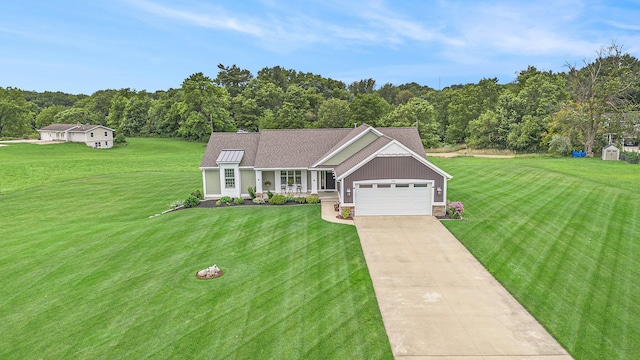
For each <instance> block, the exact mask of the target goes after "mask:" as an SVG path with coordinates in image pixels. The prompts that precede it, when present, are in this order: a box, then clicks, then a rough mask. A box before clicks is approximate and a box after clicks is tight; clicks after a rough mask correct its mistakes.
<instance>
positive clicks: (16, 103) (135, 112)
mask: <svg viewBox="0 0 640 360" xmlns="http://www.w3.org/2000/svg"><path fill="white" fill-rule="evenodd" d="M566 65H567V66H566V69H567V70H566V71H565V72H559V73H554V72H551V71H540V70H538V69H537V68H536V67H534V66H529V67H528V68H527V69H525V70H522V71H520V72H519V73H518V76H517V78H516V80H514V81H513V82H511V83H508V84H499V83H498V79H497V78H485V79H482V80H480V81H479V82H478V83H475V84H465V85H454V86H449V87H446V88H444V89H440V90H436V89H433V88H430V87H428V86H422V85H419V84H417V83H415V82H412V83H407V84H402V85H393V84H390V83H387V84H384V85H382V86H380V87H378V86H377V84H376V81H375V80H374V79H363V80H360V81H356V82H353V83H351V84H345V83H344V82H342V81H338V80H334V79H331V78H325V77H323V76H321V75H317V74H312V73H304V72H300V71H296V70H292V69H284V68H281V67H279V66H275V67H266V68H263V69H262V70H260V71H258V73H257V74H256V75H254V74H252V73H251V72H250V71H249V70H246V69H242V68H239V67H238V66H236V65H231V66H225V65H222V64H220V65H218V70H219V71H218V74H217V76H216V77H215V78H211V77H208V76H206V75H205V74H203V73H195V74H192V75H191V76H189V77H188V78H186V79H185V80H184V81H183V82H182V84H181V86H180V88H177V89H168V90H161V91H156V92H153V93H151V92H147V91H145V90H142V91H135V90H132V89H128V88H127V89H119V90H113V89H109V90H100V91H96V92H95V93H93V94H91V95H90V96H89V95H83V94H80V95H72V94H65V93H62V92H48V91H45V92H33V91H23V90H20V89H16V88H11V87H9V88H1V87H0V137H23V136H33V134H34V133H35V131H36V130H37V129H40V128H42V127H45V126H47V125H49V124H52V123H77V122H80V123H92V124H100V125H105V126H108V127H110V128H113V129H115V130H116V133H117V134H120V135H122V136H125V137H135V136H157V137H180V138H184V139H188V140H195V141H205V140H207V139H208V137H209V134H210V133H211V131H237V130H246V131H259V130H260V129H297V128H326V127H353V126H357V125H360V124H363V123H367V124H369V125H372V126H377V127H387V126H392V127H399V126H417V127H418V130H419V133H420V137H421V138H422V142H423V144H424V146H425V147H441V146H449V145H457V144H466V145H467V146H469V147H471V148H476V149H482V148H493V149H508V150H515V151H518V152H540V151H547V150H549V151H553V152H558V153H567V152H569V151H571V150H572V149H583V150H584V151H586V152H588V153H592V152H593V150H594V149H597V148H598V147H600V146H602V145H603V144H604V142H605V141H606V140H605V137H604V135H605V134H613V137H614V138H615V139H616V141H622V140H623V139H625V140H629V141H636V140H635V139H637V138H638V137H640V135H639V134H638V130H639V129H640V121H639V116H638V114H640V111H638V110H639V108H638V106H639V104H640V78H639V77H638V76H639V74H640V63H639V62H638V59H636V58H635V57H633V56H631V55H629V54H627V53H623V52H622V50H621V47H620V46H618V45H617V44H615V43H613V44H611V45H610V46H607V47H602V48H601V49H600V50H598V51H597V52H596V56H595V58H594V59H592V60H588V61H587V60H585V61H584V62H583V64H582V66H580V67H578V66H576V65H571V64H566Z"/></svg>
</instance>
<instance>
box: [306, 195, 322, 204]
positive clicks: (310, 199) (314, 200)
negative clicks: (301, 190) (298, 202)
mask: <svg viewBox="0 0 640 360" xmlns="http://www.w3.org/2000/svg"><path fill="white" fill-rule="evenodd" d="M319 202H320V199H319V198H318V197H317V196H316V195H309V196H307V204H317V203H319Z"/></svg>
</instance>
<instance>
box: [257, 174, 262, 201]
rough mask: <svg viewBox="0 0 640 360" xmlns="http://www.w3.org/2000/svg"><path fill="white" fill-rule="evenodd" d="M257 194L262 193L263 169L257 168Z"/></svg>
mask: <svg viewBox="0 0 640 360" xmlns="http://www.w3.org/2000/svg"><path fill="white" fill-rule="evenodd" d="M255 172H256V194H260V195H262V170H256V171H255Z"/></svg>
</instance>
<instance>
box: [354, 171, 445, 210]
mask: <svg viewBox="0 0 640 360" xmlns="http://www.w3.org/2000/svg"><path fill="white" fill-rule="evenodd" d="M432 192H433V185H432V182H424V181H402V180H398V181H394V182H355V183H354V205H355V208H356V216H376V215H431V214H432V205H433V204H432V195H431V194H432Z"/></svg>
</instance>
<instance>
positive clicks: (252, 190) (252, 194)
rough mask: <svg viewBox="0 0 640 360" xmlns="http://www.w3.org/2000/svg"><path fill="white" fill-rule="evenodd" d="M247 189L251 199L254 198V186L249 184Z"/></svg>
mask: <svg viewBox="0 0 640 360" xmlns="http://www.w3.org/2000/svg"><path fill="white" fill-rule="evenodd" d="M247 190H248V191H249V196H250V197H251V199H255V198H256V187H255V186H249V188H248V189H247Z"/></svg>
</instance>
